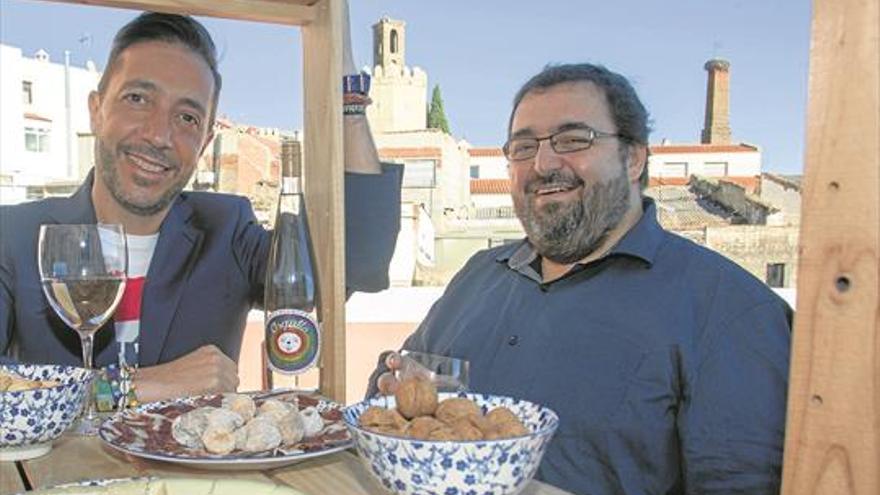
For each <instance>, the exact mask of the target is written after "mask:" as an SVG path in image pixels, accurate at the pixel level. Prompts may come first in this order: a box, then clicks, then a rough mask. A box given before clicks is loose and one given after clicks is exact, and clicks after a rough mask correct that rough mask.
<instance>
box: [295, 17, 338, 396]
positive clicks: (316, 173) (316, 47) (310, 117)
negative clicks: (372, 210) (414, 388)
mask: <svg viewBox="0 0 880 495" xmlns="http://www.w3.org/2000/svg"><path fill="white" fill-rule="evenodd" d="M342 1H344V0H321V1H320V2H318V3H316V4H315V5H314V6H312V8H313V9H315V14H316V16H315V20H314V22H312V23H311V24H309V25H307V26H304V27H303V36H302V39H303V88H304V101H305V124H306V126H305V127H306V132H305V149H304V153H303V164H304V166H305V167H304V175H305V177H304V182H305V194H306V206H307V208H308V214H309V226H310V228H311V230H312V235H313V242H314V243H315V250H316V253H315V254H316V255H317V258H318V276H319V278H320V297H321V320H322V339H323V341H322V344H321V377H320V391H321V393H322V394H323V395H325V396H327V397H330V398H331V399H333V400H334V401H336V402H338V403H340V404H343V403H345V230H344V226H345V204H344V198H343V180H344V176H343V168H344V167H343V163H342V156H343V155H342V110H341V109H342V82H341V81H342Z"/></svg>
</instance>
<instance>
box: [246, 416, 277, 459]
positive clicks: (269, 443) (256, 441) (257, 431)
mask: <svg viewBox="0 0 880 495" xmlns="http://www.w3.org/2000/svg"><path fill="white" fill-rule="evenodd" d="M243 429H244V430H246V432H245V433H246V435H247V438H246V439H245V442H244V450H245V451H247V452H260V451H263V450H269V449H274V448H275V447H278V446H279V445H281V432H280V431H278V427H277V426H276V425H275V423H274V422H272V421H271V420H270V419H268V418H264V417H260V416H257V417H256V418H254V419H252V420H250V422H248V424H246V425H245V426H244V428H243Z"/></svg>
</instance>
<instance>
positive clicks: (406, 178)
mask: <svg viewBox="0 0 880 495" xmlns="http://www.w3.org/2000/svg"><path fill="white" fill-rule="evenodd" d="M436 166H437V162H436V161H434V160H407V161H405V162H404V166H403V187H410V188H431V187H434V186H435V185H436V172H435V168H436Z"/></svg>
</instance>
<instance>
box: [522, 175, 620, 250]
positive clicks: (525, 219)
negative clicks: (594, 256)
mask: <svg viewBox="0 0 880 495" xmlns="http://www.w3.org/2000/svg"><path fill="white" fill-rule="evenodd" d="M545 184H554V185H561V186H565V187H570V188H574V187H578V186H583V194H582V195H581V198H580V201H569V202H561V201H560V202H552V203H549V204H547V205H546V206H544V207H542V208H537V207H536V206H535V201H534V200H535V192H534V191H535V190H536V189H537V188H538V187H540V186H542V185H545ZM629 187H630V186H629V180H628V177H627V175H626V170H625V168H624V167H621V169H620V174H618V175H617V176H616V177H614V178H612V179H610V180H608V181H605V182H598V183H593V184H591V185H589V186H587V185H586V184H585V183H584V181H583V180H582V179H580V178H579V177H576V176H567V175H565V174H563V173H562V172H559V171H553V172H552V173H551V174H549V175H548V176H546V177H539V178H537V179H535V180H533V181H531V182H529V183H527V184H526V185H525V187H524V192H523V193H520V194H516V195H514V197H513V204H514V208H515V210H516V215H517V217H519V219H520V222H521V223H522V225H523V229H525V231H526V235H527V236H528V238H529V242H531V244H532V245H533V246H534V247H535V250H536V251H537V252H538V254H540V255H541V256H543V257H545V258H547V259H549V260H551V261H554V262H556V263H560V264H571V263H575V262H577V261H579V260H582V259H584V258H586V257H587V256H588V255H589V254H591V253H592V252H593V251H595V250H596V249H597V248H598V247H599V246H600V245H601V244H602V243H603V242H604V241H605V239H606V238H607V237H608V234H609V232H611V231H612V230H613V229H614V228H615V227H616V226H617V225H618V224H619V223H620V221H621V219H623V217H624V215H625V214H626V212H627V210H628V209H629Z"/></svg>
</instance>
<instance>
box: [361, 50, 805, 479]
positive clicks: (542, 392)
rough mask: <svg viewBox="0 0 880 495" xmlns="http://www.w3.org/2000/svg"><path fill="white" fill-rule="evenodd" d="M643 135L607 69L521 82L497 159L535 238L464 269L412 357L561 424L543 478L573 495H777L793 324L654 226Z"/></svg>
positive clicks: (750, 287)
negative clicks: (459, 366) (428, 358)
mask: <svg viewBox="0 0 880 495" xmlns="http://www.w3.org/2000/svg"><path fill="white" fill-rule="evenodd" d="M647 121H648V114H647V111H646V110H645V108H644V106H643V105H642V103H641V102H640V101H639V98H638V96H637V95H636V93H635V91H634V90H633V88H632V86H631V85H630V84H629V82H628V81H627V80H626V79H625V78H624V77H622V76H620V75H619V74H616V73H614V72H611V71H609V70H607V69H605V68H604V67H601V66H596V65H590V64H581V65H560V66H550V67H547V68H545V69H544V70H543V71H542V72H541V73H539V74H537V75H536V76H534V77H533V78H532V79H531V80H529V81H528V82H527V83H526V84H525V85H524V86H523V87H522V89H520V91H519V92H518V93H517V95H516V97H515V99H514V103H513V111H512V112H511V115H510V121H509V124H508V131H509V136H510V137H509V139H508V141H507V143H506V144H505V145H504V153H505V156H506V157H507V159H508V161H509V174H510V179H511V194H512V196H513V201H514V205H515V208H516V213H517V216H518V217H519V219H520V221H521V222H522V225H523V227H524V229H525V232H526V235H527V237H526V239H524V240H522V241H521V242H519V243H515V244H508V245H504V246H500V247H496V248H493V249H489V250H486V251H482V252H480V253H477V254H476V255H475V256H474V257H473V258H471V259H470V260H469V261H468V263H467V264H466V265H465V267H464V268H463V269H462V270H461V271H460V272H459V273H458V274H457V275H456V276H455V278H454V279H453V280H452V282H450V284H449V286H448V288H447V289H446V292H445V293H444V295H443V296H442V297H441V298H440V300H438V302H437V303H436V304H435V305H434V307H433V308H431V311H430V312H429V314H428V316H427V317H426V319H425V320H424V322H422V324H421V325H420V326H419V328H418V329H417V330H416V332H415V333H414V334H413V335H412V336H410V337H409V338H408V339H407V341H406V342H405V343H404V346H403V348H404V349H407V350H410V351H420V352H428V353H433V354H441V355H448V356H452V357H456V358H461V359H465V360H468V361H469V362H470V388H471V390H473V391H476V392H483V393H493V394H502V395H509V396H513V397H517V398H522V399H527V400H530V401H533V402H536V403H539V404H543V405H546V406H548V407H550V408H551V409H553V410H555V411H556V412H557V413H558V414H559V417H560V427H559V430H558V431H557V433H556V436H555V437H554V439H553V440H552V442H551V443H550V445H549V447H548V449H547V452H546V454H545V456H544V458H543V461H542V463H541V467H540V468H539V471H538V474H537V477H538V478H539V479H541V480H543V481H546V482H549V483H551V484H554V485H557V486H559V487H561V488H563V489H566V490H569V491H571V492H574V493H582V494H591V495H599V494H649V493H650V494H678V493H682V494H683V493H689V494H690V493H693V494H713V493H718V494H720V493H725V494H729V493H748V494H770V493H778V491H779V486H780V474H781V465H782V446H783V438H784V426H785V401H786V392H787V386H788V364H789V346H790V337H791V310H790V309H789V307H788V306H787V305H786V303H785V302H784V301H783V300H782V299H780V298H779V297H778V296H776V295H775V294H774V293H773V292H772V291H771V290H770V289H769V288H768V287H767V286H766V285H764V284H763V283H762V282H761V281H759V280H758V279H756V278H754V277H753V276H752V275H750V274H749V273H747V272H746V271H745V270H743V269H742V268H740V267H739V266H737V265H735V264H734V263H732V262H731V261H729V260H727V259H725V258H724V257H722V256H721V255H719V254H717V253H715V252H713V251H710V250H708V249H706V248H703V247H701V246H698V245H696V244H694V243H693V242H691V241H688V240H686V239H684V238H682V237H679V236H677V235H675V234H672V233H670V232H667V231H665V230H663V228H662V227H661V226H660V225H659V224H658V222H657V218H656V206H655V204H654V202H653V201H652V200H651V199H650V198H647V197H645V196H644V195H643V194H642V191H643V189H644V187H645V186H646V185H647V178H648V172H647V157H648V132H649V130H648V124H647ZM400 363H401V357H400V356H399V355H398V354H396V353H390V354H387V355H383V356H382V357H381V358H380V366H379V367H378V368H377V370H376V372H375V373H374V375H373V377H374V380H372V381H371V383H372V385H373V387H372V389H371V391H373V392H375V391H376V390H377V389H378V391H380V392H383V393H388V392H391V391H393V390H394V387H395V386H396V383H397V382H396V379H395V378H394V375H393V374H392V373H390V372H389V368H395V367H399V366H400Z"/></svg>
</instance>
